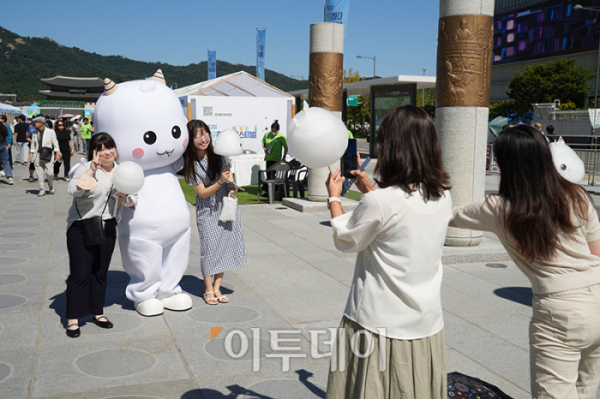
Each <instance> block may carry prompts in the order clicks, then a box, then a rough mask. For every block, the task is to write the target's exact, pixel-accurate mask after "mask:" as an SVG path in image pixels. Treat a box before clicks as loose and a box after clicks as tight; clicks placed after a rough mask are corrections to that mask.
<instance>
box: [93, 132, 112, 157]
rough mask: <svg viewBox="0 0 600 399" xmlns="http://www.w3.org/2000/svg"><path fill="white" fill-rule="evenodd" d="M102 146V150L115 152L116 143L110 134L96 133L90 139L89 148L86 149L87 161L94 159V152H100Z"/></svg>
mask: <svg viewBox="0 0 600 399" xmlns="http://www.w3.org/2000/svg"><path fill="white" fill-rule="evenodd" d="M103 145H104V148H114V149H115V150H116V149H117V143H115V141H114V140H113V138H112V137H111V135H110V134H108V133H104V132H102V133H96V134H94V135H93V136H92V138H91V139H90V145H89V147H90V148H88V154H87V158H88V161H91V160H92V159H94V151H101V150H102V146H103Z"/></svg>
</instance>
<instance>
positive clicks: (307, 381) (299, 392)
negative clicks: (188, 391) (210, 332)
mask: <svg viewBox="0 0 600 399" xmlns="http://www.w3.org/2000/svg"><path fill="white" fill-rule="evenodd" d="M328 371H329V363H327V364H319V365H308V366H303V367H299V368H294V369H290V371H288V372H286V373H284V372H282V371H279V370H268V371H261V372H258V373H244V374H236V375H235V376H231V375H225V376H219V377H208V378H199V379H197V380H196V383H197V384H198V386H200V390H201V391H202V397H203V398H204V399H225V398H238V399H250V398H294V399H315V398H324V397H325V392H326V389H327V376H328Z"/></svg>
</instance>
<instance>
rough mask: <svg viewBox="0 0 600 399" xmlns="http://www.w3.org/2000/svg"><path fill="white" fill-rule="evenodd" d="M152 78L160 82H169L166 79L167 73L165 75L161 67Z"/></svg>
mask: <svg viewBox="0 0 600 399" xmlns="http://www.w3.org/2000/svg"><path fill="white" fill-rule="evenodd" d="M151 79H152V80H156V81H157V82H160V83H162V84H164V85H166V84H167V81H166V80H165V75H163V73H162V71H161V70H160V69H159V70H158V71H156V73H155V74H154V76H152V78H151Z"/></svg>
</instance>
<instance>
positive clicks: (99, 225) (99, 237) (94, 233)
mask: <svg viewBox="0 0 600 399" xmlns="http://www.w3.org/2000/svg"><path fill="white" fill-rule="evenodd" d="M111 192H112V186H111V187H110V190H108V197H107V198H106V203H105V204H104V209H102V213H101V214H100V216H92V217H91V218H89V219H81V213H79V208H78V207H77V200H75V209H77V214H78V215H79V218H80V219H81V227H82V228H83V241H84V242H85V246H86V247H89V246H92V245H102V244H104V243H105V242H106V236H105V235H104V223H103V222H102V215H103V214H104V211H105V210H106V206H107V205H108V201H109V200H110V193H111Z"/></svg>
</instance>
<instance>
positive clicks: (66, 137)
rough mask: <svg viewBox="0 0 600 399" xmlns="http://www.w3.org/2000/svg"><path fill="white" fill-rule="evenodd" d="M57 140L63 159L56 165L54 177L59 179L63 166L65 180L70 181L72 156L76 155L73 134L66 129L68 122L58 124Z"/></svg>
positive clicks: (58, 122)
mask: <svg viewBox="0 0 600 399" xmlns="http://www.w3.org/2000/svg"><path fill="white" fill-rule="evenodd" d="M55 132H56V139H57V140H58V147H59V148H60V153H61V154H62V158H61V159H60V160H59V161H57V162H55V163H54V176H56V178H58V175H59V172H60V165H61V164H62V165H63V166H64V167H63V170H64V173H65V174H64V176H65V180H67V181H69V170H71V156H73V154H74V153H75V152H74V150H73V142H72V141H71V133H69V131H68V130H67V128H66V122H64V121H60V120H59V121H57V122H56V130H55Z"/></svg>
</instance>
